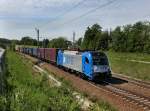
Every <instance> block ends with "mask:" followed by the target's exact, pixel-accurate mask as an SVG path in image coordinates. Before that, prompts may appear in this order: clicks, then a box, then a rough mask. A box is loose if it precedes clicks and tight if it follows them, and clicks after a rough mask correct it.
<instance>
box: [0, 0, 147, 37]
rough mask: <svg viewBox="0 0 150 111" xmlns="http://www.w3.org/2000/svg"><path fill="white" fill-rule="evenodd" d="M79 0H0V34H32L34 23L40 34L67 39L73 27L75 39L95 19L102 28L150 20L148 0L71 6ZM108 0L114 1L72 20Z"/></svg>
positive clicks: (94, 0)
mask: <svg viewBox="0 0 150 111" xmlns="http://www.w3.org/2000/svg"><path fill="white" fill-rule="evenodd" d="M81 1H83V0H0V37H3V38H9V39H21V37H23V36H31V37H33V38H36V33H35V27H38V28H39V29H40V36H41V37H42V38H48V39H52V38H55V37H58V36H64V37H66V38H68V39H69V40H71V39H72V33H73V31H75V32H76V39H77V38H79V37H83V35H84V32H85V30H86V28H87V27H88V26H91V25H92V24H94V23H99V24H100V25H101V26H102V27H103V30H106V29H110V28H113V29H114V28H115V27H116V26H118V25H121V26H122V25H126V24H129V23H135V22H137V21H140V20H142V21H144V20H150V6H149V4H150V0H84V1H83V2H82V4H80V5H78V7H76V8H73V10H71V9H72V7H75V6H76V5H77V4H78V3H80V2H81ZM109 1H114V2H113V3H111V4H109V5H107V6H106V7H103V8H100V9H98V10H96V11H94V12H92V13H89V14H88V15H86V16H84V17H79V18H78V19H77V20H75V21H72V20H73V19H74V18H77V17H78V16H80V15H82V14H84V13H86V12H88V11H90V10H92V9H94V8H96V7H101V6H102V5H103V4H106V3H108V2H109ZM68 11H69V12H68ZM66 12H68V13H66ZM64 14H65V15H64ZM62 15H63V16H62ZM64 23H65V24H64ZM42 38H41V39H42Z"/></svg>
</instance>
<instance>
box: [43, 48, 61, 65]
mask: <svg viewBox="0 0 150 111" xmlns="http://www.w3.org/2000/svg"><path fill="white" fill-rule="evenodd" d="M57 54H58V49H56V48H45V60H47V61H50V62H52V63H56V61H57Z"/></svg>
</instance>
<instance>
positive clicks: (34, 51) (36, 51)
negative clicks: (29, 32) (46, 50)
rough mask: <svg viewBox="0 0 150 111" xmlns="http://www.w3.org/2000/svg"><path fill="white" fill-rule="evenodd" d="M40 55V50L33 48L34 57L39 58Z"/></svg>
mask: <svg viewBox="0 0 150 111" xmlns="http://www.w3.org/2000/svg"><path fill="white" fill-rule="evenodd" d="M37 55H38V48H33V56H35V57H37Z"/></svg>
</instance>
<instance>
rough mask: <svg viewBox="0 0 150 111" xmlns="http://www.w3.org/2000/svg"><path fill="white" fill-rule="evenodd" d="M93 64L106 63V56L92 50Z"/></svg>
mask: <svg viewBox="0 0 150 111" xmlns="http://www.w3.org/2000/svg"><path fill="white" fill-rule="evenodd" d="M92 57H93V65H108V59H107V56H106V55H105V54H104V53H101V52H92Z"/></svg>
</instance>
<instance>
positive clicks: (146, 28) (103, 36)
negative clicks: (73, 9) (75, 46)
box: [81, 21, 150, 53]
mask: <svg viewBox="0 0 150 111" xmlns="http://www.w3.org/2000/svg"><path fill="white" fill-rule="evenodd" d="M81 48H82V49H92V50H114V51H118V52H141V53H150V22H148V21H145V22H137V23H135V24H133V25H131V24H128V25H125V26H118V27H116V28H115V29H114V30H112V31H110V32H108V31H102V27H101V26H100V25H98V24H94V25H93V26H92V27H88V28H87V30H86V32H85V35H84V38H83V41H82V43H81Z"/></svg>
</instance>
